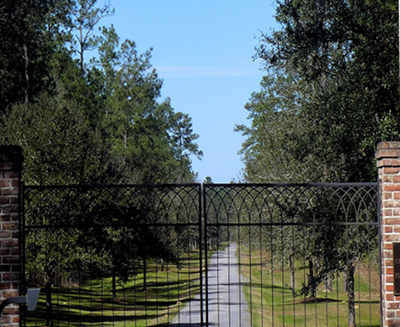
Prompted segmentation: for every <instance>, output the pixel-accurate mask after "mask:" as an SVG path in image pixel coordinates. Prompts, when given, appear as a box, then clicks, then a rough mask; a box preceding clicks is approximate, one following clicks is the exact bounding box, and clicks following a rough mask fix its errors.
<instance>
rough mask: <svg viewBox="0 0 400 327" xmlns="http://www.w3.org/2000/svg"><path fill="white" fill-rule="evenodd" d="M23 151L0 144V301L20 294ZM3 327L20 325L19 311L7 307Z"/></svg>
mask: <svg viewBox="0 0 400 327" xmlns="http://www.w3.org/2000/svg"><path fill="white" fill-rule="evenodd" d="M22 161H23V156H22V149H21V148H20V147H19V146H5V145H0V301H3V300H5V299H7V298H9V297H14V296H18V295H19V292H20V286H21V284H20V278H21V277H22V276H21V274H20V271H21V249H20V245H21V242H20V237H21V236H22V235H20V219H21V212H22V208H21V203H22V202H21V200H22V199H21V191H22V188H21V170H22ZM0 324H1V326H2V327H17V326H19V325H20V315H19V308H18V306H16V305H13V306H11V305H10V306H7V308H5V309H4V311H3V314H2V316H1V317H0Z"/></svg>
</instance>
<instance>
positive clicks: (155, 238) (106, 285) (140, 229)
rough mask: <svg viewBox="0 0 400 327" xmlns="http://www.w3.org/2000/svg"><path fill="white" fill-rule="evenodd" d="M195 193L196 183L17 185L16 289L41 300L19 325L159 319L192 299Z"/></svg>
mask: <svg viewBox="0 0 400 327" xmlns="http://www.w3.org/2000/svg"><path fill="white" fill-rule="evenodd" d="M200 192H201V189H200V185H198V184H193V185H155V186H149V185H108V186H54V187H32V186H28V187H25V190H24V201H25V212H24V219H25V221H24V224H23V225H24V230H23V234H24V236H25V237H24V244H23V246H22V248H23V249H24V260H23V262H24V264H25V267H24V272H25V273H24V276H25V283H24V287H29V286H39V287H41V288H42V296H41V298H40V302H39V307H38V310H37V311H35V312H34V313H29V314H28V313H25V314H26V316H24V317H23V319H22V321H23V323H24V324H25V325H27V326H45V325H46V326H77V325H79V326H98V325H100V326H110V325H115V324H117V325H118V324H123V325H126V324H127V323H129V325H130V326H151V325H158V324H160V325H161V324H168V323H172V322H173V320H174V316H175V315H176V313H177V312H178V311H179V310H180V309H182V308H183V307H184V306H185V305H186V303H187V302H188V300H190V299H192V298H193V297H195V295H196V294H198V296H199V297H200V303H201V302H202V292H201V290H202V283H203V281H202V278H201V274H202V271H203V267H202V266H203V258H202V256H203V253H202V251H201V248H202V240H203V238H202V229H201V228H202V225H201V215H200V212H201V211H200V205H201V196H200V195H201V193H200ZM46 303H47V304H46ZM190 309H191V308H189V311H190ZM199 310H200V311H202V307H200V308H199ZM202 316H203V315H201V317H202Z"/></svg>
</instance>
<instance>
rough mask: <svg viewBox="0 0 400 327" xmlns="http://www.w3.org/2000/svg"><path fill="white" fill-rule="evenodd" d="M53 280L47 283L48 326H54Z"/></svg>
mask: <svg viewBox="0 0 400 327" xmlns="http://www.w3.org/2000/svg"><path fill="white" fill-rule="evenodd" d="M51 292H52V290H51V282H47V283H46V312H47V318H46V320H47V323H46V326H48V327H50V326H53V305H52V296H51V295H52V294H51Z"/></svg>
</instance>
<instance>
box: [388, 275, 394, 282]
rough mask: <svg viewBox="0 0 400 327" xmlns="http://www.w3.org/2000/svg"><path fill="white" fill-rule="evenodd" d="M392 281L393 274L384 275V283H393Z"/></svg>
mask: <svg viewBox="0 0 400 327" xmlns="http://www.w3.org/2000/svg"><path fill="white" fill-rule="evenodd" d="M393 282H394V278H393V276H386V283H393Z"/></svg>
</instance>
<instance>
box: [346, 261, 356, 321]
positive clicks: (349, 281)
mask: <svg viewBox="0 0 400 327" xmlns="http://www.w3.org/2000/svg"><path fill="white" fill-rule="evenodd" d="M345 280H346V292H347V297H348V310H349V319H348V327H356V310H355V306H354V265H353V263H350V264H348V265H347V267H346V279H345Z"/></svg>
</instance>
